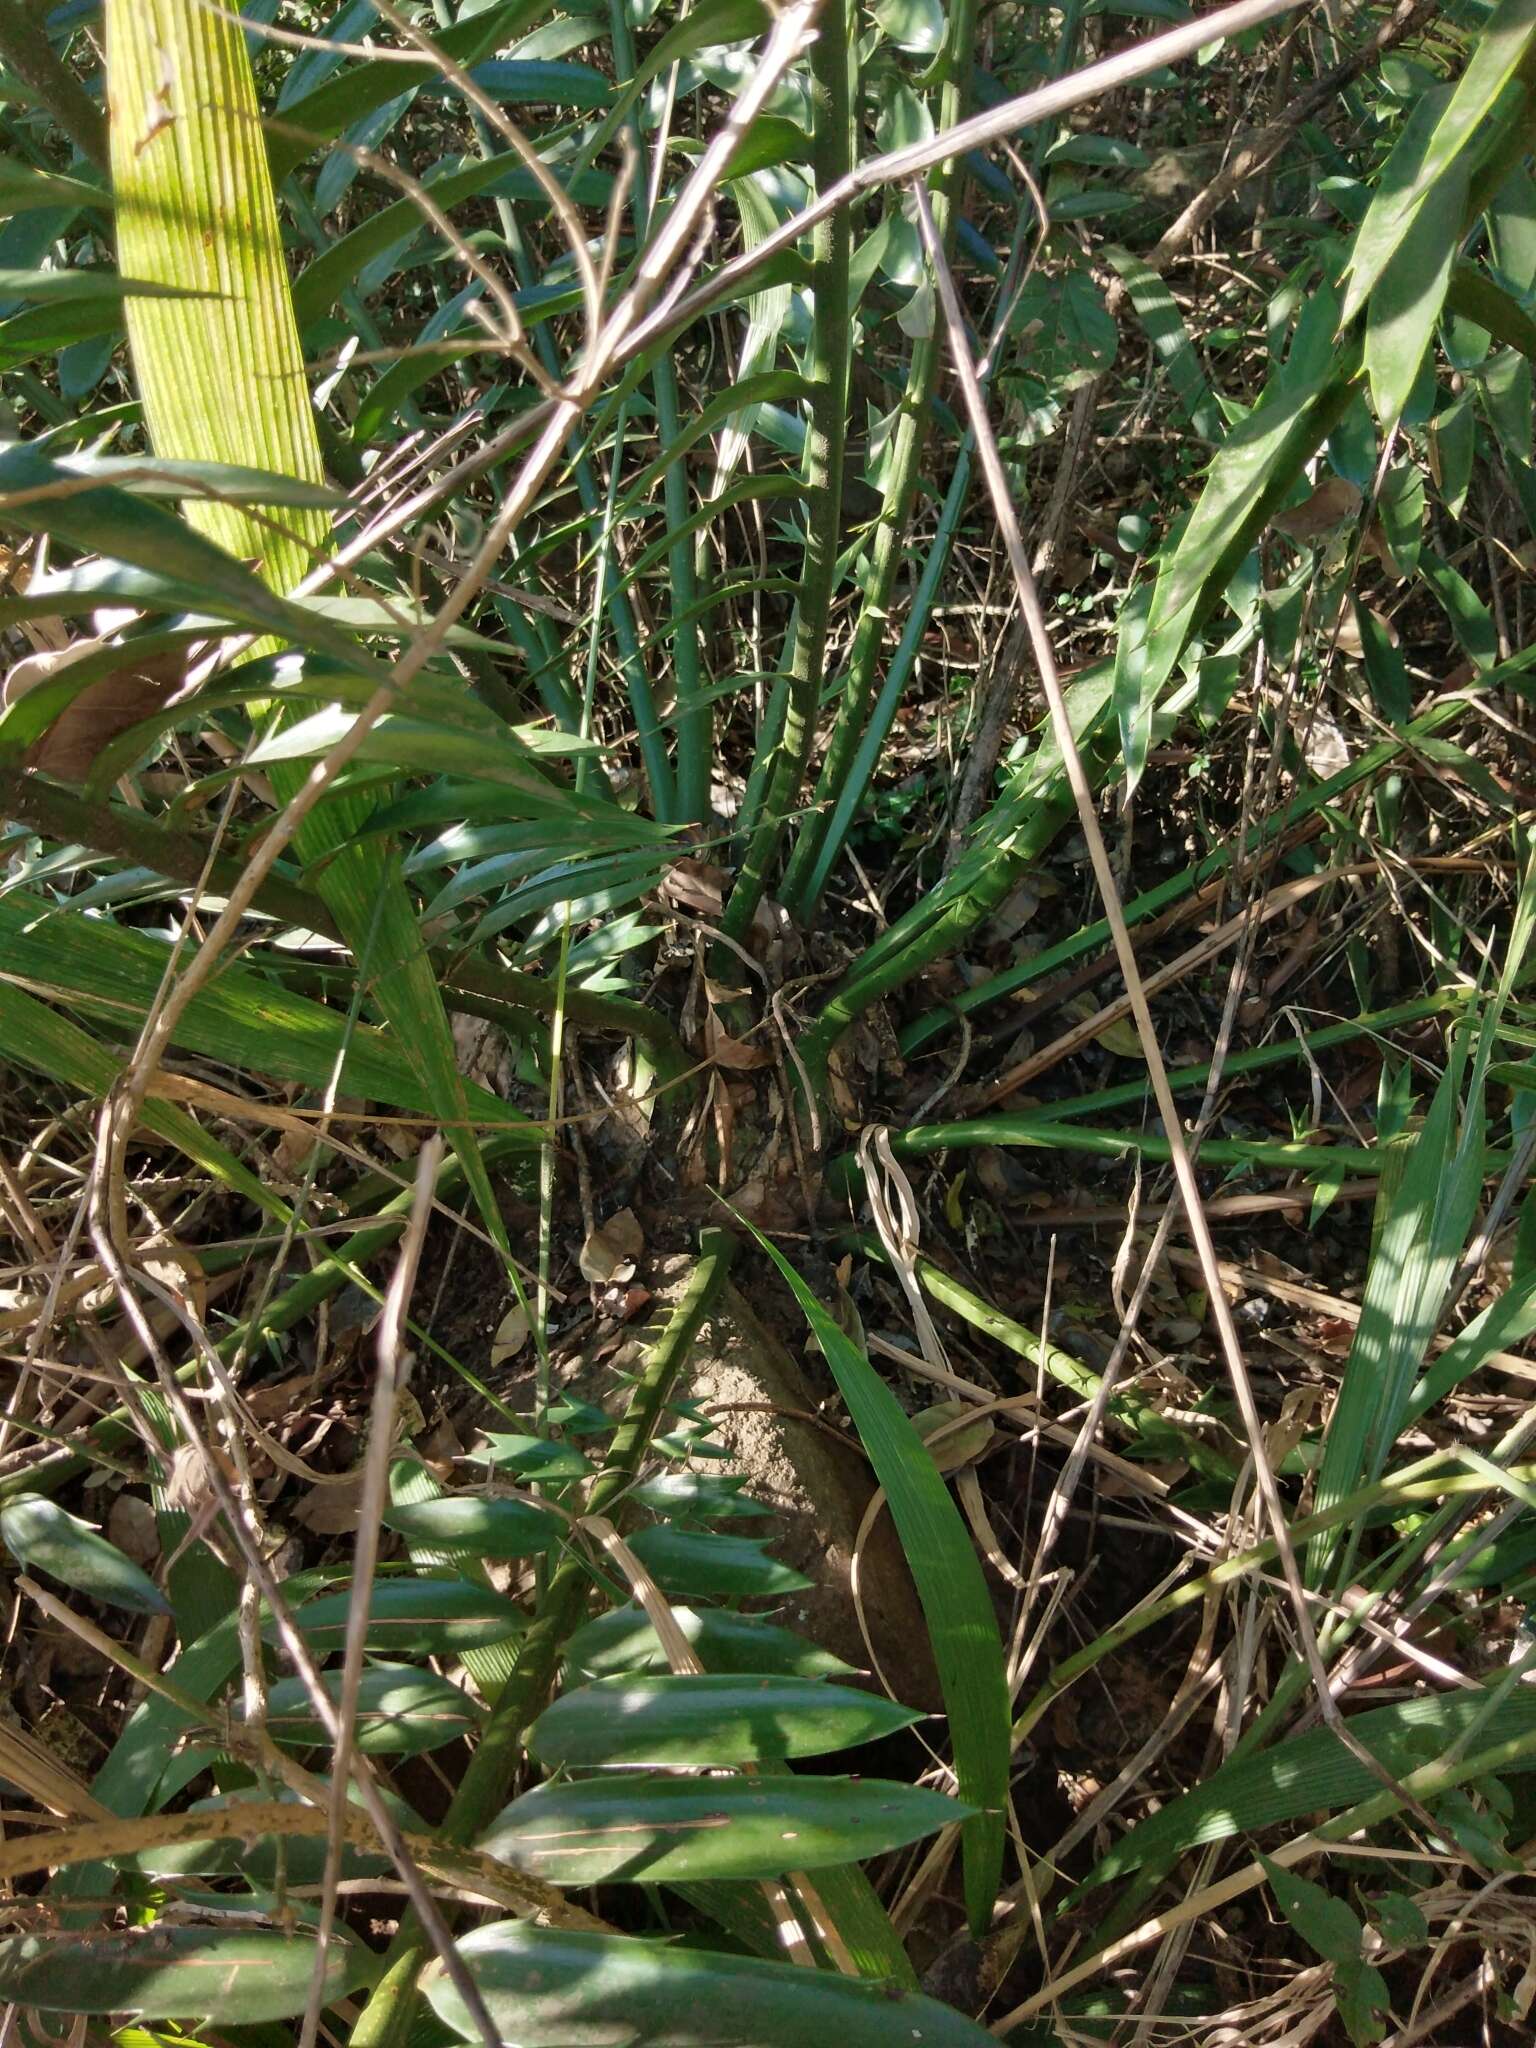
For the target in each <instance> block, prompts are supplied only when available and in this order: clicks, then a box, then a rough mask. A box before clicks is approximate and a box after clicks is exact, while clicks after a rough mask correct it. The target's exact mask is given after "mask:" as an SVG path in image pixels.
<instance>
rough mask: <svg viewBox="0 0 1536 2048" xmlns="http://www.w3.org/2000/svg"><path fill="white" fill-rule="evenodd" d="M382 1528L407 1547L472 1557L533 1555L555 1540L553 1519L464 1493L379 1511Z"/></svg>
mask: <svg viewBox="0 0 1536 2048" xmlns="http://www.w3.org/2000/svg"><path fill="white" fill-rule="evenodd" d="M384 1524H385V1527H386V1528H389V1529H394V1530H395V1531H396V1532H397V1533H398V1534H399V1535H401V1536H404V1537H405V1538H406V1539H407V1540H408V1541H409V1542H411V1543H430V1544H433V1545H435V1546H437V1547H438V1548H441V1549H443V1550H445V1551H448V1552H453V1551H459V1550H463V1551H468V1552H469V1553H470V1554H471V1555H473V1556H475V1557H482V1558H507V1557H537V1556H539V1555H540V1554H541V1553H542V1552H544V1551H546V1550H548V1549H549V1548H550V1546H551V1544H553V1543H556V1542H558V1541H559V1538H560V1531H561V1528H562V1527H563V1524H562V1523H561V1521H560V1519H559V1518H558V1516H555V1515H552V1514H549V1513H547V1512H546V1511H545V1510H544V1509H543V1508H536V1507H531V1506H530V1505H529V1504H528V1503H527V1502H526V1501H521V1500H481V1499H477V1498H475V1497H472V1496H471V1495H468V1494H462V1493H455V1494H444V1495H443V1496H442V1497H441V1498H440V1499H438V1500H419V1501H414V1502H412V1503H411V1504H410V1505H408V1506H406V1505H401V1504H399V1503H396V1504H395V1505H393V1506H391V1507H389V1508H386V1509H385V1511H384Z"/></svg>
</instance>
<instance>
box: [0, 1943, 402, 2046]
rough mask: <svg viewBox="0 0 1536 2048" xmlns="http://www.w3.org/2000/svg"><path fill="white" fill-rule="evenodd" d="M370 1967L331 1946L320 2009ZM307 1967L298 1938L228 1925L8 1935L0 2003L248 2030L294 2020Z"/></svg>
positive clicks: (1, 1951) (308, 1946)
mask: <svg viewBox="0 0 1536 2048" xmlns="http://www.w3.org/2000/svg"><path fill="white" fill-rule="evenodd" d="M371 1967H372V1962H371V1958H370V1957H369V1956H368V1954H367V1952H366V1951H365V1950H362V1949H359V1948H356V1947H354V1946H353V1945H352V1944H351V1943H350V1942H346V1941H342V1940H338V1939H335V1938H333V1939H332V1942H331V1946H330V1950H329V1953H328V1954H327V1956H326V1960H325V1978H324V1984H325V1999H326V2003H327V2004H331V2003H333V2002H334V2001H335V2000H336V1999H338V1998H342V1997H344V1996H345V1995H346V1994H347V1992H349V1991H354V1990H356V1989H357V1988H358V1986H359V1985H361V1984H363V1983H365V1982H366V1981H367V1979H368V1976H369V1974H370V1971H371ZM314 1968H315V1945H314V1942H313V1941H312V1940H311V1939H310V1938H309V1937H308V1936H306V1935H289V1934H279V1933H277V1932H275V1931H274V1932H271V1933H248V1932H246V1931H245V1930H244V1929H240V1928H233V1927H176V1926H166V1925H164V1924H162V1925H159V1926H155V1927H135V1928H131V1929H129V1930H128V1931H127V1932H126V1933H122V1934H12V1935H7V1936H5V1937H4V1938H0V1998H3V1999H7V2000H13V2001H14V2002H15V2003H16V2004H17V2005H23V2006H33V2007H35V2008H36V2009H37V2010H38V2011H40V2012H57V2013H64V2014H67V2015H68V2016H69V2018H71V2019H77V2018H79V2017H81V2016H82V2015H84V2014H91V2015H98V2014H99V2015H102V2016H105V2015H107V2014H110V2013H136V2014H137V2015H138V2017H139V2018H140V2019H146V2020H212V2021H214V2022H215V2023H216V2024H217V2025H219V2026H224V2027H235V2026H252V2025H255V2024H257V2023H259V2022H261V2021H263V2020H285V2019H292V2018H293V2017H294V2016H295V2015H296V2014H299V2013H301V2012H303V2010H304V2006H305V2002H306V2000H307V1999H308V1996H309V1985H310V1979H311V1977H312V1976H313V1974H314Z"/></svg>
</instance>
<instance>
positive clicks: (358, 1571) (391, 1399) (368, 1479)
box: [299, 1133, 443, 2048]
mask: <svg viewBox="0 0 1536 2048" xmlns="http://www.w3.org/2000/svg"><path fill="white" fill-rule="evenodd" d="M442 1158H443V1140H442V1136H441V1134H439V1133H434V1135H433V1136H432V1137H430V1138H428V1140H427V1142H426V1143H425V1144H424V1145H423V1146H422V1148H421V1153H420V1156H419V1157H418V1159H417V1162H416V1196H415V1201H414V1203H413V1204H412V1207H411V1215H410V1221H409V1222H408V1223H407V1225H406V1227H405V1237H404V1240H403V1242H402V1243H401V1246H400V1256H399V1258H398V1259H397V1260H396V1262H395V1271H394V1276H393V1278H392V1279H391V1281H390V1283H389V1289H388V1291H387V1293H386V1294H385V1297H384V1313H383V1315H382V1317H381V1318H380V1320H379V1343H378V1361H379V1362H378V1371H377V1372H376V1373H375V1375H374V1382H373V1405H372V1410H371V1412H370V1414H369V1417H368V1453H367V1457H366V1458H365V1460H364V1463H363V1486H362V1498H361V1500H360V1501H359V1503H358V1517H357V1542H356V1545H355V1548H354V1550H353V1555H352V1587H351V1593H350V1599H351V1606H350V1607H349V1608H348V1610H347V1640H346V1647H345V1650H344V1653H343V1657H342V1667H341V1697H340V1699H339V1700H338V1701H337V1703H336V1714H337V1720H338V1722H339V1723H340V1726H339V1729H338V1732H337V1737H336V1754H335V1756H334V1757H333V1759H332V1762H331V1799H330V1810H329V1813H328V1814H327V1830H328V1831H327V1834H326V1838H325V1870H324V1874H323V1876H322V1878H321V1892H320V1920H319V1925H318V1927H317V1929H316V1934H315V1967H314V1972H313V1975H312V1976H311V1978H310V1983H309V1999H308V2003H307V2004H306V2006H305V2008H304V2025H303V2028H302V2029H301V2031H300V2034H299V2048H314V2043H315V2037H316V2034H317V2032H318V2030H319V2026H320V2015H321V2013H322V2012H323V2011H324V2009H325V2003H326V1969H325V1961H326V1955H327V1952H328V1951H329V1948H330V1944H331V1934H332V1931H333V1929H334V1927H335V1924H336V1886H337V1882H338V1880H339V1879H340V1876H341V1852H342V1846H343V1841H344V1837H343V1834H342V1822H343V1820H344V1819H345V1817H346V1811H347V1803H348V1802H347V1781H348V1779H349V1777H350V1776H351V1768H352V1748H353V1744H354V1742H355V1740H356V1728H357V1700H358V1691H359V1688H360V1687H361V1685H362V1679H363V1653H364V1651H365V1650H366V1648H367V1644H368V1622H369V1611H368V1610H369V1608H370V1606H371V1605H372V1598H373V1575H374V1570H375V1567H376V1566H377V1564H378V1561H379V1529H380V1526H381V1524H382V1522H383V1518H384V1510H385V1508H386V1507H388V1505H389V1461H390V1458H391V1457H392V1455H393V1452H394V1440H395V1407H396V1403H397V1402H398V1400H399V1397H400V1395H401V1394H402V1393H403V1392H404V1389H405V1383H406V1379H407V1377H408V1376H409V1373H410V1366H411V1358H410V1353H409V1352H408V1351H407V1350H406V1348H405V1324H406V1317H407V1314H408V1312H409V1309H410V1304H411V1295H412V1293H413V1292H414V1291H415V1286H416V1272H417V1268H418V1267H419V1266H420V1264H421V1248H422V1245H423V1243H424V1242H425V1241H426V1235H427V1224H428V1223H429V1221H430V1220H431V1216H432V1193H433V1189H434V1188H435V1187H436V1185H437V1170H438V1168H439V1166H440V1165H441V1164H442Z"/></svg>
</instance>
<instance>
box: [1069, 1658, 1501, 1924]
mask: <svg viewBox="0 0 1536 2048" xmlns="http://www.w3.org/2000/svg"><path fill="white" fill-rule="evenodd" d="M1484 1714H1486V1715H1487V1719H1486V1720H1483V1719H1482V1718H1481V1717H1482V1716H1483V1715H1484ZM1349 1725H1350V1733H1351V1734H1352V1735H1354V1736H1355V1737H1356V1738H1357V1739H1358V1740H1359V1741H1360V1742H1362V1743H1364V1745H1365V1747H1366V1748H1367V1749H1368V1750H1369V1751H1370V1753H1371V1755H1372V1756H1374V1757H1376V1758H1377V1759H1378V1761H1380V1762H1381V1763H1383V1764H1385V1765H1386V1767H1387V1769H1388V1770H1389V1771H1390V1772H1391V1773H1392V1775H1393V1776H1394V1777H1397V1778H1401V1777H1403V1776H1404V1775H1405V1774H1406V1773H1408V1772H1410V1771H1414V1770H1417V1769H1418V1768H1419V1767H1420V1766H1421V1765H1424V1764H1429V1763H1433V1762H1434V1761H1435V1759H1436V1758H1437V1757H1439V1756H1442V1755H1443V1754H1444V1753H1445V1752H1446V1751H1447V1750H1449V1749H1450V1748H1451V1746H1452V1745H1453V1744H1455V1743H1456V1742H1458V1741H1460V1740H1462V1739H1464V1738H1465V1737H1466V1736H1467V1735H1469V1734H1470V1732H1471V1730H1472V1729H1473V1727H1474V1725H1475V1726H1476V1730H1477V1735H1476V1746H1477V1748H1478V1749H1479V1750H1483V1749H1488V1748H1492V1747H1494V1746H1495V1745H1497V1744H1499V1743H1503V1742H1508V1741H1512V1740H1518V1739H1519V1738H1522V1737H1528V1736H1530V1735H1532V1734H1536V1688H1533V1687H1531V1686H1518V1685H1517V1686H1514V1687H1512V1688H1510V1689H1509V1690H1508V1691H1507V1692H1506V1694H1505V1697H1504V1698H1503V1699H1502V1700H1499V1701H1498V1702H1497V1703H1496V1704H1495V1703H1492V1702H1491V1701H1490V1699H1489V1696H1488V1694H1487V1693H1486V1692H1484V1691H1482V1690H1480V1689H1479V1690H1477V1691H1474V1692H1456V1693H1441V1694H1438V1695H1434V1696H1432V1697H1429V1698H1425V1699H1416V1700H1402V1701H1399V1702H1398V1703H1397V1704H1396V1705H1393V1706H1390V1707H1377V1708H1375V1709H1374V1710H1373V1711H1372V1712H1371V1713H1368V1714H1356V1715H1354V1716H1353V1717H1352V1718H1351V1720H1350V1724H1349ZM1526 1768H1532V1769H1536V1757H1533V1758H1532V1759H1531V1761H1530V1763H1529V1764H1528V1765H1527V1766H1526ZM1379 1789H1380V1780H1379V1779H1378V1778H1376V1777H1375V1776H1374V1775H1373V1774H1372V1773H1371V1772H1370V1771H1369V1770H1368V1769H1367V1768H1366V1766H1365V1765H1364V1764H1363V1763H1361V1762H1360V1760H1359V1758H1358V1757H1357V1756H1355V1754H1354V1752H1353V1751H1352V1750H1349V1749H1346V1748H1345V1746H1344V1744H1343V1743H1342V1742H1340V1740H1339V1739H1338V1737H1337V1736H1336V1735H1335V1734H1334V1732H1333V1730H1332V1729H1331V1728H1309V1729H1308V1730H1307V1732H1306V1733H1305V1734H1304V1735H1293V1736H1288V1737H1286V1738H1285V1740H1283V1741H1281V1742H1277V1743H1276V1744H1275V1746H1274V1747H1273V1748H1272V1749H1266V1750H1258V1751H1255V1752H1253V1753H1251V1754H1249V1755H1246V1756H1242V1757H1239V1758H1237V1759H1236V1760H1235V1761H1234V1762H1231V1763H1225V1764H1223V1765H1222V1766H1221V1768H1220V1769H1219V1770H1217V1771H1214V1772H1213V1773H1212V1774H1211V1776H1210V1777H1209V1778H1206V1779H1205V1780H1204V1781H1203V1782H1202V1783H1200V1784H1198V1785H1196V1786H1195V1787H1194V1789H1193V1790H1192V1791H1189V1792H1186V1793H1185V1794H1184V1795H1183V1796H1182V1798H1178V1799H1173V1800H1170V1801H1169V1803H1168V1804H1167V1805H1166V1806H1164V1807H1160V1808H1159V1809H1158V1811H1157V1812H1156V1813H1154V1814H1153V1815H1152V1816H1151V1818H1150V1819H1148V1820H1144V1821H1142V1822H1141V1823H1140V1825H1139V1826H1137V1827H1134V1828H1132V1829H1131V1831H1130V1833H1129V1834H1128V1835H1126V1836H1125V1837H1124V1839H1123V1840H1122V1841H1119V1842H1117V1843H1116V1844H1115V1846H1114V1847H1113V1848H1112V1849H1111V1850H1110V1852H1109V1854H1108V1855H1107V1856H1104V1857H1101V1858H1100V1860H1099V1862H1098V1863H1096V1864H1095V1865H1094V1867H1093V1869H1092V1870H1091V1871H1090V1872H1089V1874H1088V1876H1087V1877H1086V1878H1085V1879H1084V1880H1083V1883H1082V1886H1081V1887H1080V1889H1081V1890H1082V1891H1085V1892H1086V1891H1091V1890H1094V1889H1096V1888H1097V1887H1098V1886H1100V1885H1105V1884H1109V1883H1111V1882H1112V1881H1114V1880H1115V1879H1117V1878H1123V1877H1126V1876H1128V1875H1129V1873H1130V1872H1131V1871H1133V1870H1140V1869H1141V1868H1142V1867H1143V1866H1144V1865H1148V1864H1151V1865H1159V1866H1160V1865H1163V1864H1165V1863H1167V1862H1168V1861H1169V1860H1170V1859H1172V1858H1174V1857H1177V1856H1181V1855H1183V1853H1184V1852H1185V1850H1187V1849H1191V1848H1197V1847H1199V1846H1200V1845H1202V1844H1204V1843H1207V1842H1225V1841H1229V1840H1230V1839H1231V1838H1232V1836H1234V1835H1237V1834H1255V1833H1257V1832H1258V1831H1259V1830H1260V1829H1261V1828H1268V1827H1275V1826H1277V1825H1279V1824H1280V1823H1282V1822H1286V1821H1294V1820H1300V1819H1301V1818H1302V1817H1303V1816H1304V1815H1307V1814H1312V1813H1332V1812H1335V1811H1338V1810H1339V1809H1341V1808H1344V1807H1348V1806H1353V1805H1354V1804H1355V1802H1356V1801H1357V1800H1361V1799H1366V1798H1369V1796H1370V1795H1371V1794H1372V1793H1373V1792H1375V1791H1377V1790H1379Z"/></svg>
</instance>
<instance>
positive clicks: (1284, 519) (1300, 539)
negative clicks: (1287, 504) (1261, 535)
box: [1273, 476, 1360, 547]
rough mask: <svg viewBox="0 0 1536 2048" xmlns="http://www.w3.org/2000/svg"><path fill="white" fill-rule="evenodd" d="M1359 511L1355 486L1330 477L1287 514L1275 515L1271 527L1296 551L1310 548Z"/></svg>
mask: <svg viewBox="0 0 1536 2048" xmlns="http://www.w3.org/2000/svg"><path fill="white" fill-rule="evenodd" d="M1359 510H1360V492H1359V490H1358V489H1357V488H1356V486H1355V485H1354V484H1352V483H1350V482H1349V481H1348V480H1347V479H1346V478H1344V477H1342V476H1330V477H1325V478H1324V480H1323V481H1322V483H1320V484H1319V485H1318V487H1317V489H1316V490H1315V491H1314V492H1313V493H1312V495H1311V497H1310V498H1304V499H1303V500H1302V502H1301V503H1300V504H1299V505H1293V506H1292V507H1291V508H1290V510H1289V511H1288V512H1277V513H1276V514H1275V518H1274V522H1273V523H1274V525H1275V527H1276V528H1277V530H1278V531H1279V532H1281V533H1283V534H1284V535H1285V537H1286V539H1287V540H1293V541H1295V542H1296V544H1297V546H1298V547H1310V546H1311V544H1312V543H1313V542H1314V541H1317V540H1321V539H1323V537H1324V536H1325V535H1326V534H1330V533H1332V532H1333V530H1334V529H1335V527H1339V526H1342V525H1343V524H1344V522H1345V520H1346V519H1353V518H1354V516H1355V514H1356V513H1357V512H1358V511H1359Z"/></svg>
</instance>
